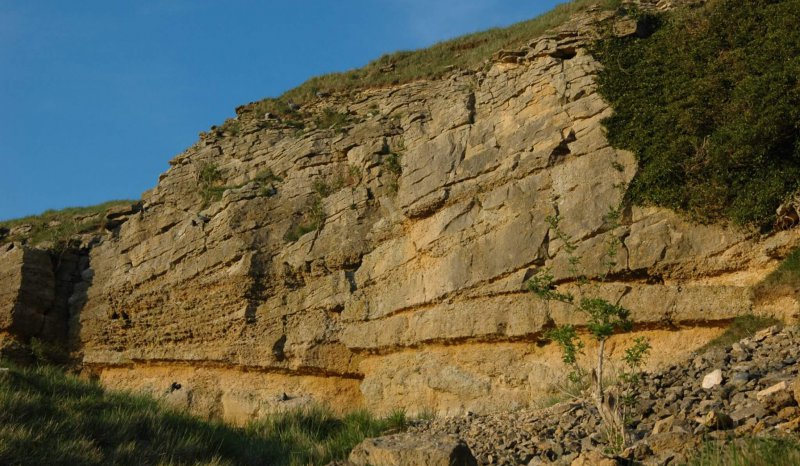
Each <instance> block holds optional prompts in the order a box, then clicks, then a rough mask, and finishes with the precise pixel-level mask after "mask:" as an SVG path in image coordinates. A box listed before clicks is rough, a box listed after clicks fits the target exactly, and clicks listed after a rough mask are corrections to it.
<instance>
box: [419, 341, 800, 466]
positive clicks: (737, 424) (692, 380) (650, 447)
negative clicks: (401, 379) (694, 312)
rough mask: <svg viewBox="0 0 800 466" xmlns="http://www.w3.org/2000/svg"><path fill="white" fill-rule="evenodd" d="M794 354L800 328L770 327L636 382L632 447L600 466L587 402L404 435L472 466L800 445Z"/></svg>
mask: <svg viewBox="0 0 800 466" xmlns="http://www.w3.org/2000/svg"><path fill="white" fill-rule="evenodd" d="M798 347H800V328H799V327H792V328H786V329H783V330H781V329H780V328H779V327H771V328H768V329H766V330H763V331H761V332H759V333H757V334H756V335H754V336H753V337H750V338H745V339H743V340H741V341H740V342H738V343H735V344H734V345H732V346H731V347H728V348H717V349H712V350H709V351H707V352H705V353H703V354H697V355H694V356H693V357H692V358H691V359H690V360H689V361H687V362H686V363H685V364H679V365H673V366H671V367H669V368H667V369H666V370H664V371H660V372H657V373H653V374H643V379H642V385H641V390H640V393H641V397H640V398H639V400H638V403H637V406H636V407H635V410H634V412H633V413H632V414H631V417H630V429H629V431H630V435H631V441H630V443H629V445H630V446H629V448H627V449H626V450H625V451H624V452H622V453H621V454H620V455H619V456H618V457H616V458H610V457H603V456H602V455H601V456H598V455H599V454H600V453H601V452H602V451H603V450H604V449H605V441H604V436H603V429H602V425H601V423H600V420H599V417H598V415H597V411H596V409H595V408H594V405H593V404H592V403H591V402H581V401H570V402H564V403H560V404H557V405H555V406H552V407H550V408H546V409H542V410H520V411H516V412H509V413H503V414H493V415H467V416H461V417H452V418H444V419H435V420H433V421H429V422H424V423H421V424H419V425H417V426H415V427H413V428H412V429H411V432H412V433H413V434H414V435H418V436H421V437H439V436H455V437H458V438H460V439H462V440H463V441H464V442H465V443H466V444H467V445H468V446H469V447H470V449H471V451H472V452H473V454H474V455H475V457H476V458H477V460H478V463H479V464H500V465H538V464H550V463H554V464H565V465H568V464H600V463H599V461H600V459H599V458H603V459H602V461H606V462H610V463H608V464H626V463H634V464H636V463H641V464H653V465H667V464H679V463H680V462H681V461H683V460H686V459H687V455H691V454H692V453H694V450H693V449H694V448H695V447H696V446H697V445H698V444H699V443H700V442H701V441H702V440H704V439H705V440H727V439H731V438H736V437H749V436H754V435H755V436H780V435H795V436H798V435H800V408H798V401H800V378H798V376H799V375H800V360H799V359H798V351H797V348H798ZM717 371H718V373H719V374H720V375H721V378H719V379H717V380H719V382H718V383H714V384H711V385H710V386H709V383H707V382H708V380H709V378H708V377H706V376H707V375H708V374H713V373H715V372H717ZM714 379H716V376H715V377H714ZM704 381H705V382H704ZM704 383H705V385H706V387H707V388H704ZM591 458H594V459H591Z"/></svg>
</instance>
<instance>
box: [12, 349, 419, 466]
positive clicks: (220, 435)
mask: <svg viewBox="0 0 800 466" xmlns="http://www.w3.org/2000/svg"><path fill="white" fill-rule="evenodd" d="M2 366H6V364H0V367H2ZM404 426H405V417H404V416H403V415H402V413H395V414H393V415H392V416H390V417H389V418H386V419H376V418H375V417H373V416H371V415H370V414H368V413H366V412H356V413H351V414H349V415H346V416H344V417H336V416H334V415H333V414H332V413H331V412H330V411H328V410H327V409H323V408H319V407H317V408H313V409H308V410H303V411H288V412H285V413H282V414H276V415H273V416H270V417H268V418H266V419H263V420H259V421H255V422H252V423H250V424H249V425H248V426H247V427H244V428H238V427H232V426H229V425H226V424H223V423H221V422H218V421H206V420H201V419H197V418H194V417H191V416H189V415H188V414H185V413H182V412H179V411H176V410H174V409H169V408H166V407H164V406H162V405H161V404H159V403H157V402H156V401H154V400H152V399H148V398H146V397H144V396H136V395H132V394H128V393H121V392H112V391H106V390H104V389H103V388H102V387H101V386H100V385H98V384H96V383H90V382H87V381H84V380H81V379H78V378H76V377H73V376H67V375H65V374H63V373H62V372H60V371H59V370H57V369H54V368H52V367H39V368H35V369H34V368H31V369H20V368H15V367H11V369H10V370H9V371H7V372H5V371H4V372H0V464H15V465H28V464H30V465H41V464H47V465H67V466H79V465H110V464H120V465H128V464H139V465H151V464H152V465H156V464H159V465H160V464H172V465H196V464H208V465H239V464H242V465H262V464H271V465H306V464H327V463H328V462H330V461H331V460H334V459H342V458H344V457H346V456H347V454H348V453H349V451H350V450H351V449H352V448H353V447H354V446H355V445H356V444H357V443H359V442H360V441H361V440H363V439H364V438H365V437H366V436H377V435H380V434H381V433H383V432H385V431H386V430H388V429H398V428H403V427H404Z"/></svg>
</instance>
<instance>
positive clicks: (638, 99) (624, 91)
mask: <svg viewBox="0 0 800 466" xmlns="http://www.w3.org/2000/svg"><path fill="white" fill-rule="evenodd" d="M799 16H800V2H797V1H796V0H746V1H742V0H718V1H713V2H708V3H707V4H706V6H705V7H703V8H702V9H700V10H698V11H694V10H688V11H684V12H680V13H676V14H674V15H672V16H644V17H643V20H646V21H648V22H649V23H650V25H651V26H652V27H653V28H654V29H655V32H654V33H653V34H652V36H650V37H649V38H646V39H640V38H636V37H629V38H621V39H620V38H617V39H609V40H605V41H602V42H600V43H599V44H598V45H597V46H596V48H595V51H594V53H595V55H596V56H597V57H598V58H599V59H600V60H601V61H602V63H603V64H604V70H603V71H602V72H601V74H600V76H599V85H600V87H599V89H600V92H601V94H602V95H603V96H604V97H605V98H606V99H607V100H608V101H609V102H610V104H611V106H612V107H613V108H614V115H613V116H611V117H609V118H607V119H606V120H604V124H605V126H606V128H607V129H608V138H609V141H610V142H611V144H612V145H614V146H615V147H618V148H623V149H628V150H631V151H633V152H634V153H635V154H636V157H637V159H638V161H639V172H638V173H637V175H636V177H635V179H634V180H633V183H632V184H631V186H630V190H629V191H628V200H629V201H633V202H635V203H641V204H652V205H658V206H664V207H669V208H672V209H676V210H680V211H684V212H686V213H688V214H689V215H690V216H691V217H693V218H695V219H697V220H701V221H715V220H720V219H728V220H732V221H733V222H735V223H738V224H742V225H756V226H760V227H762V228H768V227H769V226H770V225H771V224H772V222H773V221H774V216H775V210H776V208H777V206H778V205H779V204H780V203H781V201H782V200H784V198H786V197H787V196H788V195H789V194H791V193H792V192H794V191H795V190H796V189H797V188H798V186H800V85H798V82H799V81H798V79H799V78H798V76H800V28H798V27H797V24H796V18H798V17H799Z"/></svg>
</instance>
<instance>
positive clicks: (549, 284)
mask: <svg viewBox="0 0 800 466" xmlns="http://www.w3.org/2000/svg"><path fill="white" fill-rule="evenodd" d="M618 218H619V211H618V210H612V211H611V212H610V213H609V214H608V215H607V217H606V219H607V221H609V222H610V223H611V224H612V225H613V226H616V225H617V221H618ZM546 221H547V222H548V224H549V225H550V231H551V233H552V234H553V235H554V236H555V237H556V238H558V239H560V240H561V241H562V242H563V248H564V251H565V252H566V253H567V260H568V263H569V271H570V274H571V275H572V278H573V280H574V281H575V283H576V284H577V286H578V293H577V296H576V294H573V293H572V292H569V291H561V290H559V288H558V286H557V284H556V283H555V277H554V276H553V275H552V273H551V271H550V269H548V268H545V269H542V270H540V271H539V273H537V274H536V275H534V276H533V277H532V278H531V279H530V280H529V281H528V282H527V286H528V289H529V290H530V291H532V292H533V293H534V294H536V295H537V296H538V297H539V298H541V299H543V300H544V301H546V302H548V303H549V302H551V301H556V302H560V303H563V304H566V305H567V306H568V307H570V308H571V309H572V310H573V311H574V312H578V313H580V314H583V315H584V316H585V317H586V329H587V331H588V332H589V334H590V335H591V336H592V338H594V339H595V340H596V341H597V342H598V343H599V348H598V350H597V356H596V365H595V367H594V369H592V370H591V371H587V370H585V369H584V368H582V367H581V366H580V365H579V364H578V355H579V354H582V353H583V349H584V344H583V341H581V339H580V338H579V337H578V332H577V329H576V328H575V327H574V326H572V325H568V324H567V325H561V326H558V327H556V328H554V329H552V330H550V331H548V332H547V334H546V336H547V338H549V339H551V340H553V341H554V342H555V343H556V344H558V345H559V346H560V347H561V350H562V361H563V362H564V363H565V364H567V365H568V366H569V367H570V368H571V369H572V371H571V372H570V373H569V375H568V379H569V381H570V382H571V383H573V384H580V383H581V382H582V381H583V380H584V379H585V377H586V375H587V374H589V373H591V375H592V385H593V388H594V401H595V404H596V405H597V409H598V411H599V412H600V415H601V418H602V419H603V421H604V423H605V424H606V427H607V434H608V435H607V437H608V439H609V441H610V442H611V443H613V444H615V446H617V447H621V446H622V445H624V443H625V419H624V412H625V410H626V409H625V407H626V406H628V407H629V406H631V405H632V404H633V400H635V397H636V396H635V392H636V386H638V381H639V373H640V370H641V366H642V364H643V359H644V357H645V356H646V355H647V353H648V351H649V349H650V344H649V342H648V341H647V340H646V339H645V338H638V339H636V341H635V343H634V346H633V347H631V348H629V349H628V350H627V351H626V353H625V357H624V358H623V360H624V361H625V363H626V365H627V366H628V371H626V372H624V373H623V374H622V376H621V380H622V381H623V383H624V384H625V385H626V388H625V396H624V397H622V398H619V397H618V396H617V395H616V394H607V393H606V390H605V387H604V380H603V376H604V362H605V344H606V341H607V340H608V338H610V337H611V336H612V335H614V334H615V333H617V332H627V331H630V330H631V329H632V327H633V322H632V321H631V319H630V314H631V312H630V310H628V309H626V308H625V307H622V306H620V305H619V304H614V303H611V302H609V301H608V300H606V299H603V298H599V297H596V296H587V292H586V291H587V290H585V288H586V286H587V285H590V284H592V283H594V284H595V285H596V284H597V283H598V282H602V281H604V280H605V279H606V278H607V276H608V274H609V273H610V272H611V270H612V269H613V267H614V266H615V265H616V262H615V261H614V258H615V257H616V252H617V248H618V246H619V239H618V238H616V237H614V236H613V235H612V238H611V240H610V241H609V243H608V245H607V246H608V247H607V250H606V252H605V255H604V259H603V263H604V265H605V267H606V270H605V272H604V273H603V274H601V276H600V277H599V280H595V281H594V282H592V281H590V280H589V279H588V278H587V277H586V276H585V275H582V274H579V273H578V268H579V265H580V260H581V259H580V256H577V255H576V254H575V251H576V250H577V245H576V244H575V242H574V241H573V240H572V238H571V237H569V235H567V234H565V233H564V231H563V230H561V228H560V226H559V223H560V218H559V217H558V216H555V217H547V219H546Z"/></svg>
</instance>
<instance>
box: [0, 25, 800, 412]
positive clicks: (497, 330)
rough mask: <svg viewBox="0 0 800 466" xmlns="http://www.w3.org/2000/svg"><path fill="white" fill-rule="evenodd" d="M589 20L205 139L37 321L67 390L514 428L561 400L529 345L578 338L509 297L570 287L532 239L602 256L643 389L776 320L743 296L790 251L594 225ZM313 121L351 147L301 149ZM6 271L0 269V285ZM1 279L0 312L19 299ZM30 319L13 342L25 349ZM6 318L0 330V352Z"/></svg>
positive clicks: (710, 233) (321, 136)
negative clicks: (87, 386)
mask: <svg viewBox="0 0 800 466" xmlns="http://www.w3.org/2000/svg"><path fill="white" fill-rule="evenodd" d="M609 15H610V13H598V12H594V13H591V14H587V15H583V16H580V17H576V18H574V19H573V20H572V21H570V22H568V23H567V24H565V25H564V26H563V27H562V28H561V29H560V30H559V31H555V32H554V33H553V34H551V35H549V36H546V37H542V38H538V39H535V40H534V38H532V42H531V43H530V44H529V45H528V46H526V47H524V48H522V49H520V50H515V51H509V52H508V53H502V54H499V55H498V56H497V57H496V59H495V60H493V61H491V62H490V63H487V66H486V67H485V69H482V70H480V71H475V70H457V71H454V72H453V73H452V74H451V75H450V76H448V77H446V78H444V79H439V80H434V81H419V82H413V83H409V84H404V85H399V86H394V87H389V88H382V89H372V90H364V91H359V92H354V93H353V94H352V95H338V94H334V95H330V96H325V95H324V94H323V97H321V98H320V100H318V101H316V102H314V103H311V104H308V105H306V106H304V107H303V108H302V109H301V110H300V112H302V114H301V116H303V117H304V118H305V121H306V128H304V129H303V130H302V131H301V130H298V129H297V128H294V127H291V126H290V125H288V124H284V123H283V122H281V121H279V120H276V119H275V118H265V117H266V116H265V115H255V116H253V115H252V112H251V111H249V110H248V108H249V107H244V108H243V109H240V111H239V115H240V121H239V122H238V123H239V124H238V132H237V133H236V134H234V133H233V132H230V131H227V132H226V131H221V130H220V131H216V132H212V133H209V134H204V135H203V137H202V139H201V140H200V141H199V142H198V143H197V144H195V145H194V146H192V147H191V148H189V149H188V150H187V151H186V152H185V153H183V154H181V155H179V156H177V157H176V158H174V159H173V160H172V161H171V162H170V164H171V168H170V169H169V170H168V171H167V172H166V173H165V174H163V175H162V176H161V178H160V180H159V183H158V185H157V186H156V187H155V188H154V189H153V190H151V191H149V192H147V193H145V195H144V198H143V205H142V207H141V209H136V210H132V211H130V212H121V213H120V215H121V218H122V219H124V220H125V221H124V222H122V221H119V222H117V220H118V219H117V218H111V219H109V220H112V221H114V222H116V223H114V224H113V225H112V226H111V229H110V231H109V232H107V233H105V235H104V236H103V238H102V241H100V243H99V244H97V245H95V246H94V247H93V248H92V249H91V254H90V256H89V258H88V259H87V261H88V263H87V264H85V265H86V267H89V268H88V269H86V270H83V271H82V272H81V273H80V274H79V275H80V280H79V283H78V284H77V285H74V286H72V288H70V291H69V292H68V293H67V294H68V295H69V296H68V297H62V298H60V299H55V302H57V303H65V304H64V305H66V306H67V308H68V309H69V311H68V313H67V314H68V316H69V321H70V322H71V323H70V325H69V335H70V341H71V344H72V347H73V349H74V350H75V351H76V352H77V354H78V355H79V356H80V357H81V360H82V363H83V365H84V367H85V368H86V369H87V370H90V371H94V372H96V373H97V374H98V375H99V377H100V378H101V380H103V381H104V382H105V383H106V384H108V385H111V386H115V387H119V388H138V389H142V390H146V391H149V392H151V393H153V394H155V395H157V396H164V397H169V398H170V399H171V400H172V401H173V402H175V403H178V404H181V405H183V406H187V407H188V408H189V409H191V410H193V411H195V412H199V413H205V414H214V415H219V416H221V417H224V418H226V419H231V420H235V421H244V420H247V419H249V418H251V417H254V416H258V415H260V414H261V413H263V412H265V411H268V410H270V409H273V408H276V409H278V408H280V407H281V406H283V404H282V403H284V401H286V400H284V398H286V399H288V400H300V401H302V402H327V403H331V404H333V405H334V407H336V408H337V409H342V410H346V409H352V408H355V407H359V406H366V407H368V408H371V409H373V410H376V411H378V412H386V411H389V410H391V409H393V408H397V407H401V408H407V409H408V411H409V413H410V414H413V413H415V412H417V411H419V410H432V411H435V412H437V413H439V414H461V413H464V412H466V411H472V412H476V413H486V412H494V411H502V410H509V409H519V408H526V407H529V406H530V405H531V403H533V400H535V399H537V398H538V397H539V396H540V395H541V394H543V393H545V392H547V391H548V390H551V389H552V386H553V385H554V384H556V383H558V382H559V381H560V379H561V378H562V377H563V373H562V372H563V371H562V369H561V365H560V355H559V354H558V351H557V350H556V348H555V347H554V346H553V345H544V344H540V343H542V342H541V341H540V340H541V336H542V333H543V331H544V330H545V329H546V328H549V327H551V326H552V325H553V324H554V323H555V324H560V323H567V322H572V323H575V324H578V325H580V324H581V323H582V322H581V321H580V320H579V319H577V318H576V316H575V315H574V314H572V313H569V312H567V310H566V309H565V308H563V307H560V306H556V305H553V306H546V305H545V304H544V303H542V302H541V301H539V300H537V299H536V298H535V297H534V296H532V295H531V294H530V293H528V292H526V291H525V281H526V280H527V279H528V278H529V277H530V276H531V275H532V274H534V273H535V272H536V271H537V270H539V269H540V268H541V267H552V270H553V274H554V275H555V276H556V279H557V280H558V281H560V282H563V283H565V284H567V285H569V283H570V280H571V278H570V272H569V264H568V260H567V254H566V253H565V251H564V250H563V244H562V243H561V241H560V240H558V239H557V238H555V237H554V235H553V232H552V231H550V229H549V226H548V223H547V222H546V221H545V219H546V217H548V216H553V215H559V216H560V217H561V218H562V223H561V226H562V229H563V230H564V232H565V233H567V234H569V235H570V236H572V237H573V238H574V239H576V240H578V241H579V244H580V246H579V249H578V251H577V254H579V255H581V256H582V257H583V265H584V268H585V270H586V272H587V273H588V274H590V275H597V274H599V273H601V272H603V271H604V268H605V266H604V262H605V260H604V252H605V251H606V250H607V244H608V242H609V240H610V239H611V238H617V239H619V240H620V241H621V245H622V246H621V247H620V249H619V251H618V253H617V256H616V261H615V262H616V263H615V265H614V266H613V270H612V271H611V274H610V275H609V280H608V281H607V282H605V283H603V284H602V285H600V286H599V288H598V293H600V294H601V295H602V296H604V297H607V298H608V299H610V300H612V301H615V302H619V303H620V304H622V305H624V306H626V307H628V308H630V309H632V310H633V313H634V316H633V317H634V319H635V320H636V322H637V327H636V329H635V331H634V333H633V334H630V335H625V336H622V337H620V338H619V339H618V340H615V341H618V342H619V345H618V346H619V348H621V346H622V345H621V343H623V342H624V341H626V339H627V340H629V339H631V338H633V337H634V336H636V335H638V334H648V335H651V336H653V337H654V338H655V339H656V340H654V346H655V347H656V348H658V349H659V351H658V352H657V355H658V356H657V357H654V358H653V359H652V366H653V367H656V366H663V365H666V364H669V363H671V362H674V361H678V360H680V359H681V358H682V357H685V356H686V355H688V354H689V353H690V352H691V351H693V350H694V349H697V348H698V347H700V346H702V345H703V343H705V342H706V341H708V340H710V339H711V338H713V337H714V336H715V335H716V334H717V333H719V331H720V329H721V328H722V327H724V326H725V325H726V324H727V323H728V322H729V321H730V319H732V318H733V317H735V316H737V315H740V314H743V313H748V312H752V311H754V310H755V311H758V310H759V309H760V308H757V307H756V306H757V304H758V305H759V306H761V305H763V306H767V308H769V309H772V310H773V311H774V312H777V313H780V312H787V313H788V314H791V313H792V312H795V311H796V309H797V305H796V302H795V301H794V300H793V299H794V298H787V297H782V299H789V303H788V305H787V303H786V302H784V301H781V305H780V306H773V307H769V306H770V305H772V304H774V303H771V302H759V303H756V302H755V301H754V299H753V293H752V289H751V288H752V286H753V285H754V284H755V283H757V282H758V281H759V280H760V279H761V278H762V277H763V276H764V275H765V274H767V273H768V272H769V271H771V270H773V269H774V268H775V267H776V265H777V263H778V262H779V260H780V259H781V258H782V257H784V256H785V255H786V254H787V253H788V251H790V250H791V249H792V248H793V247H794V246H795V245H797V244H798V234H797V232H796V231H784V232H781V233H778V234H776V235H773V236H771V237H767V238H761V237H759V236H757V235H755V234H753V233H749V232H745V231H739V230H736V229H734V228H729V227H724V226H718V225H695V224H692V223H690V222H688V221H686V220H685V219H682V218H681V217H679V216H678V215H676V214H675V213H673V212H670V211H667V210H664V209H656V208H648V207H633V208H631V209H627V210H625V211H624V212H622V215H621V219H620V222H619V224H615V223H611V222H609V220H608V217H607V213H608V212H609V211H610V210H611V209H614V208H616V207H617V206H618V205H619V203H620V201H621V199H622V195H623V191H624V186H625V184H626V183H627V182H629V181H630V180H631V179H632V177H633V176H634V174H635V172H636V163H635V160H634V157H633V156H632V154H630V153H627V152H623V151H618V150H615V149H614V148H612V147H610V146H609V144H608V142H607V141H606V139H605V136H604V131H603V128H602V125H601V120H602V119H603V118H605V117H606V116H608V115H610V114H611V111H612V110H611V109H610V108H609V107H608V105H607V104H606V103H605V102H604V101H603V100H602V98H601V97H600V96H599V95H598V93H597V92H596V84H595V76H596V73H597V71H598V70H599V68H600V65H599V63H598V62H597V61H596V60H595V59H594V58H593V57H592V56H591V55H590V53H589V52H588V50H587V45H588V43H589V41H590V40H591V38H592V37H594V35H595V34H596V28H595V27H594V25H595V24H597V22H598V21H603V20H609V21H613V20H611V19H609ZM632 26H633V25H632V24H630V23H629V22H628V23H627V24H620V25H619V27H618V28H617V33H619V34H627V33H634V32H632V31H634V29H632ZM625 31H627V32H625ZM253 108H255V107H253ZM325 110H328V111H329V112H330V111H332V112H339V113H341V114H346V117H347V118H346V120H347V121H348V123H347V124H346V125H344V126H343V127H342V128H339V129H322V128H317V127H315V126H314V124H313V123H312V121H313V120H314V116H315V115H318V114H320V113H322V112H323V111H325ZM247 115H250V116H251V117H252V118H251V117H247V118H245V116H247ZM201 173H205V174H206V175H209V174H210V175H213V176H210V175H209V176H205V178H201V177H200V174H201ZM214 193H221V196H219V198H218V199H217V198H216V197H215V195H214ZM15 260H16V259H13V258H11V256H9V258H8V259H6V258H5V256H4V257H3V258H2V259H0V262H2V264H3V265H2V268H1V269H0V270H2V271H3V272H2V273H6V272H5V271H7V270H14V267H16V266H15V265H13V264H15V262H14V261H15ZM31 260H33V259H31ZM31 264H33V262H31ZM17 268H18V267H17ZM81 270H82V269H81ZM3 277H5V275H4V276H3ZM9 277H10V278H3V279H2V280H0V282H2V285H0V289H6V288H2V287H6V284H7V283H8V284H9V285H8V288H7V289H9V290H11V291H10V293H11V294H10V295H8V296H9V297H2V298H0V299H4V300H6V301H8V302H12V301H13V300H15V299H17V297H19V296H28V293H29V291H26V289H24V288H22V287H19V286H16V287H15V285H13V283H14V281H13V280H15V279H14V278H13V277H12V276H11V275H9ZM41 292H42V293H49V292H47V291H46V290H45V289H44V288H43V289H42V291H41ZM14 293H16V294H14ZM36 293H37V292H33V293H32V294H30V296H33V297H35V296H36ZM12 295H13V296H12ZM4 296H5V295H4ZM14 296H16V297H14ZM48 296H49V295H48ZM45 298H47V299H50V298H48V297H47V296H43V297H41V299H45ZM26 299H27V298H26ZM37 299H38V298H37ZM6 301H2V302H3V303H4V302H6ZM84 302H85V305H84ZM792 303H794V304H792ZM3 305H5V304H3ZM2 309H6V308H2ZM9 309H10V308H9ZM786 309H791V310H790V311H786ZM15 312H16V311H15ZM26 312H27V311H26ZM32 312H33V311H32ZM37 312H38V311H36V312H33V313H32V314H31V315H32V316H33V317H32V319H31V320H29V321H26V322H25V323H22V321H20V322H21V323H19V324H17V325H22V326H32V327H36V328H39V325H40V323H37V322H38V321H37V320H36V319H39V317H36V316H37V315H40V314H42V313H41V312H38V314H37ZM12 315H16V314H14V313H12V312H11V311H0V329H4V328H10V327H11V320H10V317H9V316H12ZM39 320H42V319H39ZM45 320H46V319H45ZM26 331H27V330H26ZM614 345H615V343H614V342H612V344H611V347H610V348H609V351H610V352H611V354H612V357H615V355H618V354H619V353H620V351H621V350H620V349H618V348H617V349H615V347H614ZM659 345H661V346H659ZM174 382H178V383H180V384H181V386H183V387H185V388H183V389H182V390H183V391H182V392H180V393H173V392H169V389H170V387H171V386H172V384H173V383H174ZM284 394H285V395H286V396H285V397H284V396H283V395H284ZM173 398H174V400H173ZM263 400H280V401H274V403H273V401H263Z"/></svg>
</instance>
